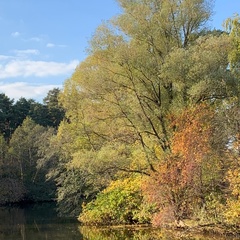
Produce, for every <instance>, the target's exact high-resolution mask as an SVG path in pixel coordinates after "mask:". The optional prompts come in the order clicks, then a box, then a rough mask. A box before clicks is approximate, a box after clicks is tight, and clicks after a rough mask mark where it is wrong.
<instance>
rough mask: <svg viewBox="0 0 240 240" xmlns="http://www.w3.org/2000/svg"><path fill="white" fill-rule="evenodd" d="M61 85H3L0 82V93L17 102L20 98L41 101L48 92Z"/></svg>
mask: <svg viewBox="0 0 240 240" xmlns="http://www.w3.org/2000/svg"><path fill="white" fill-rule="evenodd" d="M61 87H62V86H61V85H53V84H52V85H31V84H29V83H26V82H15V83H4V82H0V92H4V93H5V94H6V95H7V96H8V97H9V98H11V99H15V100H18V99H19V98H21V97H24V98H26V99H29V98H33V99H35V100H39V101H41V100H42V99H43V98H44V97H46V96H47V93H48V91H49V90H52V89H53V88H61Z"/></svg>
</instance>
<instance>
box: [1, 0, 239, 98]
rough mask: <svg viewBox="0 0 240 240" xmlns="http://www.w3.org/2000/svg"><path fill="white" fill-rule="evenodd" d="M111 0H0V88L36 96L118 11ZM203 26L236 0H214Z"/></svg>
mask: <svg viewBox="0 0 240 240" xmlns="http://www.w3.org/2000/svg"><path fill="white" fill-rule="evenodd" d="M120 12H121V9H120V8H119V5H118V3H117V1H115V0H0V29H1V30H0V93H4V94H6V95H7V96H8V97H9V98H11V99H15V100H18V99H19V98H20V97H24V98H27V99H29V98H32V99H34V100H36V101H39V102H41V101H42V99H43V98H44V97H45V96H46V95H47V92H48V91H49V90H51V89H53V88H60V89H61V88H62V86H63V84H64V81H65V80H66V79H68V78H70V77H71V75H72V74H73V72H74V70H75V68H76V66H77V65H78V64H79V63H81V61H84V59H85V58H86V57H87V51H86V49H87V47H88V46H89V41H90V40H91V37H92V35H93V34H94V32H95V30H96V28H97V27H98V26H99V25H101V24H102V23H103V22H104V21H107V20H109V19H111V18H112V17H114V16H116V15H118V14H120ZM213 12H214V15H213V17H212V21H211V22H209V27H210V28H212V29H214V28H215V29H222V23H223V21H224V20H225V19H226V18H228V17H231V16H233V15H234V13H239V14H240V0H215V6H214V8H213Z"/></svg>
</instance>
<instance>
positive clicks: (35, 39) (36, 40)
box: [29, 37, 43, 42]
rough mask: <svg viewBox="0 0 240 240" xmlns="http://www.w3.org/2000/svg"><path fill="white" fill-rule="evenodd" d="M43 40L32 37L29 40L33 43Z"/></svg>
mask: <svg viewBox="0 0 240 240" xmlns="http://www.w3.org/2000/svg"><path fill="white" fill-rule="evenodd" d="M42 40H43V39H42V38H40V37H32V38H30V39H29V41H33V42H41V41H42Z"/></svg>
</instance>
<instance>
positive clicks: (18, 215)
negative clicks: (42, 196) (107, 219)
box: [0, 203, 83, 240]
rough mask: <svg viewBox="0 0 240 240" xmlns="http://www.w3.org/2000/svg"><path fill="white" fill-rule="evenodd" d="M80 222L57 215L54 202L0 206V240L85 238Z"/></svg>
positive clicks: (67, 239)
mask: <svg viewBox="0 0 240 240" xmlns="http://www.w3.org/2000/svg"><path fill="white" fill-rule="evenodd" d="M78 226H79V224H78V222H77V221H73V220H71V219H63V218H59V217H57V214H56V211H55V205H54V204H49V203H48V204H46V203H45V204H31V205H27V206H25V207H5V208H4V207H1V208H0V240H18V239H19V240H40V239H41V240H54V239H63V240H65V239H66V240H70V239H74V240H75V239H78V240H81V239H83V237H82V235H81V233H80V232H79V231H78Z"/></svg>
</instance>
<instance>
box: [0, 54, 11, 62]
mask: <svg viewBox="0 0 240 240" xmlns="http://www.w3.org/2000/svg"><path fill="white" fill-rule="evenodd" d="M12 58H14V57H13V56H8V55H0V61H4V60H9V59H12Z"/></svg>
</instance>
